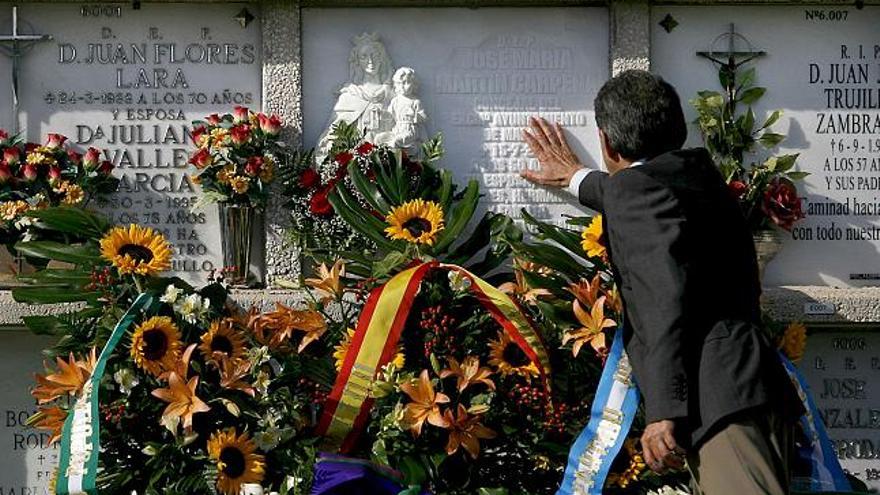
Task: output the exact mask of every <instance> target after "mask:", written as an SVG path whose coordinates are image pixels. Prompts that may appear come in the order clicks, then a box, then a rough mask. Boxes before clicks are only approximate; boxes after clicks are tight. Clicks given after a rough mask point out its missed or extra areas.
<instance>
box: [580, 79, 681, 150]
mask: <svg viewBox="0 0 880 495" xmlns="http://www.w3.org/2000/svg"><path fill="white" fill-rule="evenodd" d="M594 105H595V109H596V124H597V125H598V126H599V129H602V130H603V131H604V132H605V134H606V135H607V136H608V141H609V143H610V145H611V148H612V149H614V151H616V152H618V153H620V155H621V156H622V157H624V158H626V159H627V160H643V159H650V158H654V157H655V156H657V155H661V154H663V153H666V152H667V151H673V150H677V149H681V147H682V145H684V142H685V139H687V124H686V123H685V121H684V113H682V110H681V102H680V101H679V99H678V94H677V93H676V92H675V88H673V87H672V85H671V84H669V83H668V82H666V81H664V80H663V79H662V78H661V77H660V76H655V75H654V74H651V73H650V72H646V71H643V70H628V71H626V72H623V73H621V74H619V75H617V76H616V77H614V78H612V79H611V80H609V81H608V82H606V83H605V84H604V85H603V86H602V88H601V89H600V90H599V94H598V95H596V100H595V102H594Z"/></svg>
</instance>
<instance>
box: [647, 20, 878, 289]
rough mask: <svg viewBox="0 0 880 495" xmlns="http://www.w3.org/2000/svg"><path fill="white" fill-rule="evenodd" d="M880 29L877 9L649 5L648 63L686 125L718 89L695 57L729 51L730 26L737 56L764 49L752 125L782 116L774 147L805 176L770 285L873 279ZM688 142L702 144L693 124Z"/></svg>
mask: <svg viewBox="0 0 880 495" xmlns="http://www.w3.org/2000/svg"><path fill="white" fill-rule="evenodd" d="M667 16H668V17H667ZM664 19H666V20H667V22H664ZM661 23H663V24H664V25H666V26H668V27H671V29H670V30H669V31H667V30H666V29H664V28H663V27H661V26H660V24H661ZM878 23H880V7H877V6H864V7H863V8H861V9H858V8H856V7H852V6H849V5H839V6H835V7H829V6H723V7H721V6H682V7H669V6H655V7H653V8H652V11H651V25H652V35H651V59H652V60H651V68H652V69H653V70H654V71H656V72H657V73H659V74H661V75H663V77H665V78H666V79H667V80H669V81H670V82H672V83H673V84H674V85H675V86H676V88H677V89H678V90H679V94H680V95H681V97H682V100H683V104H684V106H685V109H686V110H687V112H688V113H687V116H688V117H689V120H692V119H693V118H695V116H696V114H695V112H694V111H693V110H692V108H691V107H690V105H689V104H688V103H687V100H688V99H690V98H692V97H693V96H695V95H696V93H697V91H699V90H703V89H711V90H720V87H719V84H718V77H717V70H716V68H715V67H714V66H713V64H712V63H711V62H710V61H708V60H707V59H705V58H701V57H698V56H697V52H698V51H710V50H717V51H727V50H728V47H729V39H728V37H727V36H721V35H725V33H727V32H729V30H730V27H731V24H733V26H734V29H735V31H736V33H738V35H740V36H742V38H739V37H737V38H736V40H735V49H736V50H737V51H766V55H765V56H763V57H759V58H757V59H755V61H754V62H753V63H751V64H749V66H752V67H756V68H757V74H758V78H757V84H758V85H760V86H764V87H767V93H766V95H765V96H764V98H763V99H762V100H761V101H760V102H759V103H760V104H759V105H758V106H757V107H756V108H755V112H756V115H757V121H758V122H763V119H762V117H764V116H766V115H767V114H768V113H769V111H771V110H775V109H781V110H783V111H784V114H783V117H782V119H781V120H780V121H779V122H778V123H777V124H776V125H775V126H774V127H773V129H774V131H775V132H781V133H783V134H786V135H788V138H787V139H786V140H785V141H783V143H782V147H781V149H779V150H778V151H779V152H780V153H800V158H799V159H798V167H799V169H800V170H803V171H806V172H809V173H810V174H811V175H810V176H809V177H807V179H806V181H805V182H804V183H802V184H800V187H799V189H800V192H801V193H802V195H803V196H805V200H804V202H803V205H804V210H805V212H806V214H807V218H806V220H805V221H803V222H801V223H799V224H798V225H796V227H795V229H794V231H793V232H792V235H790V236H789V238H788V239H787V240H786V243H785V247H784V249H783V250H782V252H781V253H780V254H779V256H778V257H777V258H776V259H775V260H774V261H773V262H772V263H771V264H770V265H769V267H768V269H767V276H766V278H765V280H764V282H765V283H766V285H768V286H779V285H816V286H820V285H822V286H824V285H830V286H836V287H862V286H876V285H878V284H880V256H878V251H880V221H878V218H880V38H878V37H877V25H878ZM719 36H721V37H719ZM713 41H714V42H715V43H714V45H715V46H714V47H713V46H712V45H713ZM749 44H750V45H749ZM722 58H725V57H723V56H722ZM689 143H690V144H691V145H699V144H700V141H699V131H698V129H696V127H692V129H691V132H690V140H689Z"/></svg>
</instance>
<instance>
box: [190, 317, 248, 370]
mask: <svg viewBox="0 0 880 495" xmlns="http://www.w3.org/2000/svg"><path fill="white" fill-rule="evenodd" d="M201 341H202V343H201V345H199V350H200V351H202V357H204V358H205V361H206V362H213V363H215V364H216V363H217V361H218V359H220V358H221V357H225V358H230V359H233V360H237V359H241V358H243V357H244V354H245V349H244V336H243V335H242V334H241V332H239V331H238V330H237V329H236V328H235V320H233V319H231V318H223V319H221V320H214V321H213V322H211V327H210V328H208V331H207V332H205V333H203V334H202V338H201Z"/></svg>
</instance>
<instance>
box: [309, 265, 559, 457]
mask: <svg viewBox="0 0 880 495" xmlns="http://www.w3.org/2000/svg"><path fill="white" fill-rule="evenodd" d="M437 268H440V269H444V270H450V271H456V272H458V273H460V274H461V275H462V276H463V277H465V278H466V279H468V280H470V282H471V283H470V287H469V288H470V290H471V292H473V294H474V296H475V297H476V298H477V300H479V301H480V304H482V305H483V307H484V308H486V310H487V311H489V313H490V314H491V315H492V317H493V318H494V319H495V321H496V322H498V324H499V325H501V327H502V328H503V329H504V331H505V332H507V334H508V335H510V337H511V340H513V341H514V342H516V344H517V345H518V346H519V347H520V348H521V349H522V350H523V352H524V353H525V354H526V356H528V357H529V359H530V360H531V361H532V362H533V363H535V365H536V366H537V367H538V370H539V372H540V375H541V379H542V381H543V383H544V386H545V387H547V388H548V389H549V386H550V357H549V354H548V353H547V350H546V348H545V347H544V343H543V342H542V341H541V337H540V335H539V334H538V332H537V330H536V329H535V326H534V325H533V324H532V322H531V320H529V318H528V317H527V316H526V315H525V313H523V311H522V310H521V309H520V307H519V306H518V305H517V303H516V301H514V300H513V299H511V298H510V296H508V295H507V294H505V293H503V292H501V291H500V290H498V289H496V288H495V287H493V286H492V285H490V284H489V283H487V282H486V281H484V280H482V279H481V278H479V277H477V276H476V275H474V274H472V273H470V272H468V271H467V270H465V269H464V268H461V267H459V266H455V265H441V264H439V263H437V262H430V263H424V264H421V265H418V266H415V267H412V268H409V269H408V270H404V271H403V272H400V273H398V274H397V275H395V276H394V277H393V278H392V279H391V280H389V281H388V283H386V284H385V285H383V286H381V287H377V288H376V289H374V290H373V292H372V293H371V294H370V297H369V298H368V299H367V303H366V305H365V306H364V309H363V311H362V312H361V316H360V318H359V319H358V323H357V328H356V329H355V334H354V337H353V338H352V341H351V347H349V351H348V353H347V354H346V356H345V360H344V361H343V364H342V369H341V371H340V372H339V375H338V376H337V377H336V384H335V385H334V386H333V390H332V391H331V392H330V398H329V399H328V400H327V402H326V406H325V408H324V414H323V416H322V417H321V421H320V423H318V433H319V434H320V435H323V436H325V438H326V439H327V441H328V444H329V446H330V447H332V448H337V449H339V451H341V452H343V453H344V452H348V451H350V450H351V449H352V448H353V447H354V445H355V442H356V441H357V438H358V436H359V435H360V433H361V432H362V431H363V429H364V426H365V424H366V421H367V419H368V416H369V413H370V409H371V408H372V405H373V400H372V399H371V398H370V388H371V386H372V383H373V379H374V378H375V376H376V373H377V372H378V371H379V370H380V369H381V368H382V366H384V365H385V364H387V363H388V362H390V361H391V359H392V358H393V357H394V354H395V353H396V352H397V344H398V341H399V340H400V334H401V332H402V331H403V326H404V325H405V324H406V320H407V318H408V317H409V313H410V310H412V306H413V302H414V300H415V297H416V295H417V294H418V291H419V286H420V285H421V282H422V280H423V279H424V278H425V275H427V274H428V273H429V272H430V271H431V270H433V269H437Z"/></svg>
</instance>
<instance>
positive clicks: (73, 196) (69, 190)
mask: <svg viewBox="0 0 880 495" xmlns="http://www.w3.org/2000/svg"><path fill="white" fill-rule="evenodd" d="M85 196H86V195H85V192H84V191H83V188H82V187H80V186H79V185H78V184H68V185H67V187H65V188H64V199H63V200H61V202H62V203H64V204H66V205H75V204H79V203H81V202H82V200H83V199H84V198H85Z"/></svg>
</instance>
